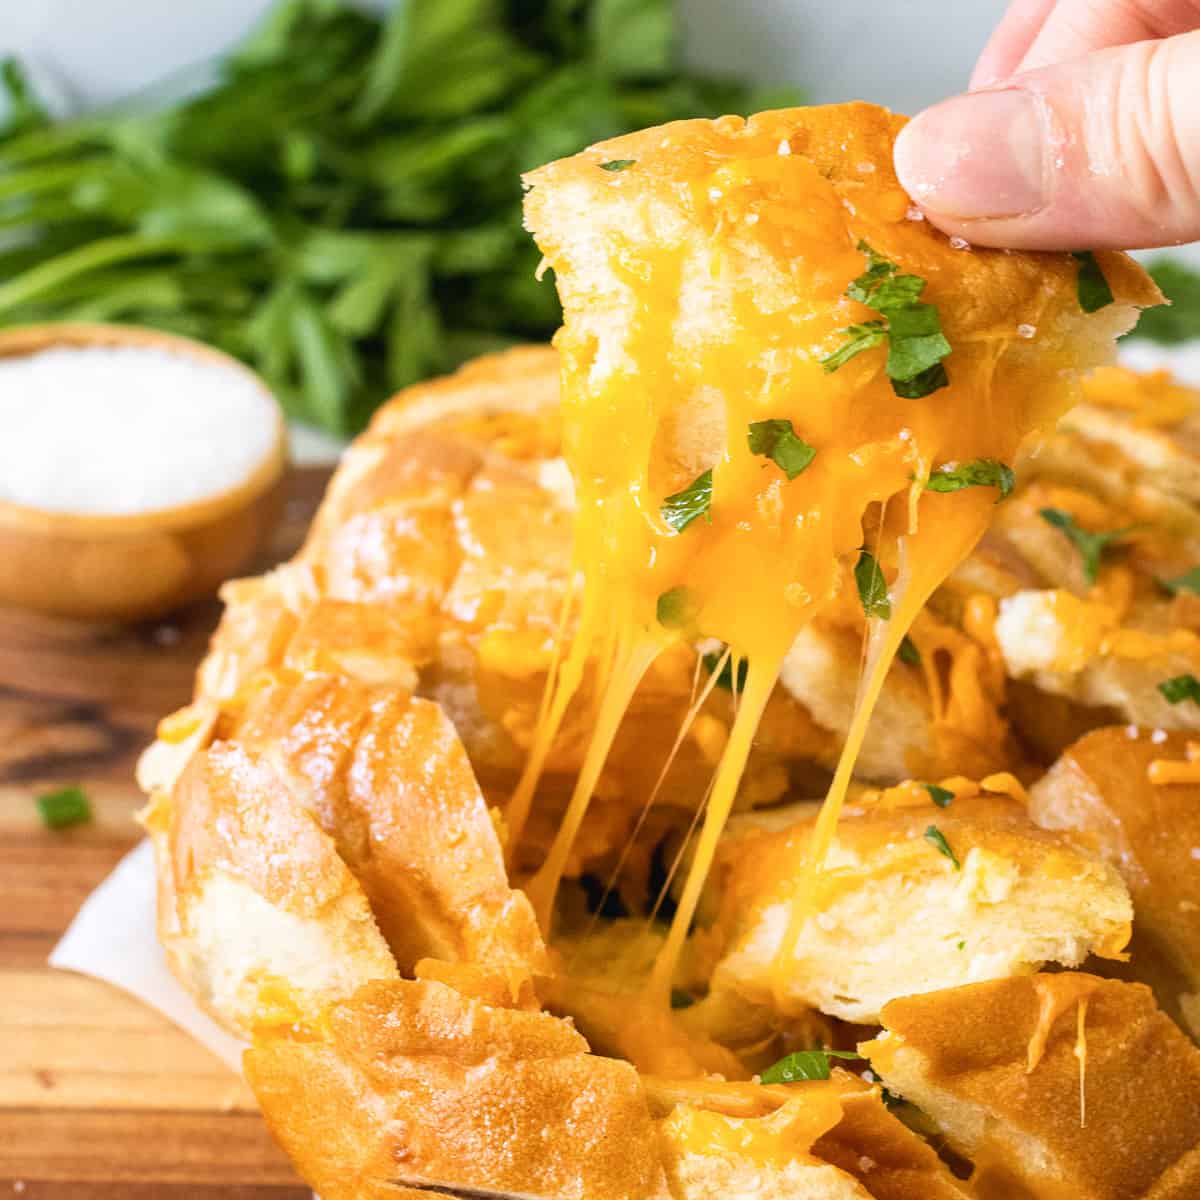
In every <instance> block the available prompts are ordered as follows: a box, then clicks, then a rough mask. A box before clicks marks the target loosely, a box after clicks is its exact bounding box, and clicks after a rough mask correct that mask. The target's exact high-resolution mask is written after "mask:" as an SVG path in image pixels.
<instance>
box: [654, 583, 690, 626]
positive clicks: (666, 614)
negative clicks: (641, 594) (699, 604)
mask: <svg viewBox="0 0 1200 1200" xmlns="http://www.w3.org/2000/svg"><path fill="white" fill-rule="evenodd" d="M694 608H695V602H694V600H693V597H692V593H691V591H690V590H689V589H688V588H686V587H683V586H682V585H681V586H680V587H673V588H671V590H670V591H669V592H663V594H662V595H661V596H659V598H658V604H657V606H656V607H655V615H656V616H657V617H658V623H659V624H660V625H663V626H665V627H666V628H667V629H682V628H683V627H684V626H685V625H687V624H689V623H690V621H691V617H692V612H693V609H694Z"/></svg>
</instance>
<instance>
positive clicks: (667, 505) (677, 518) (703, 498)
mask: <svg viewBox="0 0 1200 1200" xmlns="http://www.w3.org/2000/svg"><path fill="white" fill-rule="evenodd" d="M711 504H712V468H711V467H710V468H709V469H708V470H707V471H704V472H703V473H702V474H700V475H697V476H696V478H695V479H693V480H692V482H691V483H689V484H688V485H687V487H685V488H684V489H683V491H681V492H676V493H675V494H674V495H673V496H668V497H667V498H666V499H665V500H664V501H663V502H662V517H663V520H664V521H666V523H667V524H668V525H670V527H671V528H672V529H673V530H675V532H676V533H682V532H683V531H684V530H685V529H686V528H687V527H688V526H689V525H690V524H691V523H692V522H693V521H694V520H696V518H697V517H703V518H704V519H705V520H706V521H711V520H712V515H711V514H710V513H709V511H708V510H709V505H711Z"/></svg>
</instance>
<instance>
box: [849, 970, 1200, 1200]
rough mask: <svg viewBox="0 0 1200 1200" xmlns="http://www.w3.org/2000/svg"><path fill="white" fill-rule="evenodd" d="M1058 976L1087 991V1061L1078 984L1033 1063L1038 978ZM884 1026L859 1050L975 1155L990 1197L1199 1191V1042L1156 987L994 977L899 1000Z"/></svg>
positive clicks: (1113, 1199)
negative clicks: (1163, 1008)
mask: <svg viewBox="0 0 1200 1200" xmlns="http://www.w3.org/2000/svg"><path fill="white" fill-rule="evenodd" d="M1081 984H1082V985H1084V986H1083V987H1082V988H1080V985H1081ZM1061 987H1065V988H1067V989H1078V990H1079V993H1078V994H1079V995H1081V996H1085V997H1086V999H1087V1009H1086V1012H1085V1020H1084V1028H1085V1036H1086V1057H1085V1062H1084V1064H1083V1066H1082V1068H1081V1064H1080V1061H1079V1059H1078V1058H1077V1057H1076V1047H1077V1045H1078V1044H1079V1039H1078V1004H1077V1000H1076V999H1075V998H1074V997H1068V1002H1067V1003H1066V1004H1064V1005H1061V1006H1058V1011H1057V1015H1056V1016H1055V1018H1054V1020H1053V1022H1052V1024H1051V1025H1050V1027H1049V1029H1048V1031H1047V1033H1048V1036H1047V1038H1046V1042H1045V1051H1044V1053H1043V1054H1042V1056H1041V1058H1040V1060H1039V1061H1037V1062H1036V1064H1035V1065H1033V1067H1032V1069H1030V1061H1031V1042H1033V1041H1034V1035H1035V1033H1036V1032H1037V1029H1038V1024H1039V1013H1040V1012H1041V1011H1042V1004H1043V998H1042V994H1041V992H1040V990H1039V989H1047V991H1048V992H1050V993H1052V991H1053V989H1055V988H1061ZM883 1026H884V1032H883V1034H882V1035H881V1036H880V1037H878V1038H876V1039H875V1040H874V1041H871V1042H867V1043H866V1044H864V1045H863V1046H861V1047H860V1049H861V1050H862V1052H863V1053H864V1054H866V1055H867V1056H868V1058H869V1059H870V1060H871V1066H872V1069H873V1070H875V1071H876V1072H877V1073H878V1074H879V1075H881V1076H882V1078H883V1080H884V1082H885V1083H886V1084H887V1086H888V1087H889V1088H890V1089H891V1090H893V1091H895V1092H897V1093H898V1094H899V1095H902V1096H903V1097H904V1098H905V1099H906V1100H911V1101H912V1102H913V1103H914V1104H916V1105H918V1107H920V1108H921V1109H922V1110H923V1111H924V1112H926V1113H928V1114H929V1115H930V1116H931V1117H932V1118H933V1119H934V1120H935V1121H936V1122H937V1124H938V1126H939V1128H940V1129H941V1130H942V1132H943V1133H944V1134H945V1136H946V1138H947V1139H948V1141H949V1142H950V1144H951V1145H952V1146H953V1147H954V1148H955V1149H956V1150H957V1151H958V1152H959V1153H961V1154H964V1155H966V1156H967V1157H968V1158H971V1159H973V1160H974V1161H975V1163H976V1173H975V1176H974V1177H973V1180H972V1182H973V1185H974V1188H975V1191H976V1194H977V1195H978V1196H979V1197H980V1200H1017V1198H1022V1200H1023V1198H1025V1197H1030V1198H1033V1200H1043V1198H1045V1200H1187V1198H1188V1197H1194V1196H1197V1195H1200V1050H1197V1048H1196V1047H1195V1046H1193V1045H1192V1043H1191V1042H1190V1041H1188V1039H1187V1037H1186V1036H1185V1035H1184V1034H1183V1033H1181V1032H1180V1030H1179V1029H1178V1028H1177V1027H1176V1026H1175V1025H1174V1024H1173V1023H1172V1021H1171V1020H1170V1019H1169V1018H1168V1017H1166V1016H1164V1015H1163V1014H1162V1013H1161V1012H1159V1011H1158V1009H1157V1008H1156V1007H1155V1004H1154V998H1153V996H1152V995H1151V993H1150V990H1149V989H1148V988H1145V987H1142V986H1141V985H1140V984H1134V983H1122V982H1119V981H1116V980H1101V979H1097V978H1095V977H1092V976H1086V975H1075V974H1071V975H1057V976H1048V975H1036V976H1028V977H1025V978H1020V979H1004V980H997V981H995V982H993V983H980V984H973V985H971V986H968V987H963V988H957V989H954V990H953V991H946V992H936V993H932V994H930V995H927V996H910V997H906V998H905V999H902V1000H894V1001H892V1003H891V1004H889V1005H888V1006H887V1007H886V1008H885V1009H884V1010H883ZM1081 1069H1082V1071H1083V1079H1084V1084H1083V1104H1082V1108H1081V1098H1080V1072H1081Z"/></svg>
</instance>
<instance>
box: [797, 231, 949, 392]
mask: <svg viewBox="0 0 1200 1200" xmlns="http://www.w3.org/2000/svg"><path fill="white" fill-rule="evenodd" d="M858 249H859V252H860V253H862V254H865V255H866V256H867V269H866V270H865V271H864V272H863V273H862V274H861V275H860V276H858V278H857V279H855V280H853V281H852V282H851V283H850V286H849V287H847V289H846V295H847V296H849V297H850V299H851V300H857V301H858V302H859V303H860V304H865V305H866V306H867V307H868V308H873V309H874V310H875V311H876V312H877V313H880V314H881V315H882V316H883V318H884V319H883V320H882V321H867V322H865V323H863V324H860V325H851V326H849V327H847V328H846V329H843V330H842V334H843V336H845V337H846V338H847V339H848V340H847V341H846V342H845V343H844V344H843V345H841V346H840V347H838V349H837V350H835V351H834V352H833V353H832V354H829V355H826V357H825V358H823V359H822V360H821V363H822V365H823V366H824V368H825V370H826V371H827V372H832V371H836V370H837V369H838V368H839V367H841V366H843V365H845V364H846V363H847V362H849V361H850V359H852V358H854V357H855V356H856V355H858V354H861V353H862V352H863V351H864V350H870V349H872V348H873V347H875V346H878V345H880V344H881V343H882V342H883V341H884V340H885V339H886V341H887V344H888V357H887V373H888V378H889V379H890V380H891V381H892V391H894V392H895V393H896V395H897V396H902V397H904V398H905V399H910V400H915V399H919V398H920V397H922V396H928V395H929V394H930V393H931V392H936V391H937V390H938V389H939V388H943V387H946V386H947V385H948V384H949V382H950V379H949V376H948V375H947V374H946V368H945V367H944V366H943V365H942V359H943V358H945V357H946V355H948V354H949V353H950V343H949V342H948V341H947V340H946V335H945V334H944V333H943V332H942V322H941V317H940V316H939V315H938V310H937V308H936V307H935V306H934V305H932V304H925V303H922V301H921V298H920V297H921V293H922V292H923V291H924V290H925V280H924V279H922V278H921V277H920V276H919V275H902V274H900V273H899V270H900V268H899V267H898V266H897V265H896V264H895V263H893V262H889V261H888V260H887V259H886V258H881V257H880V256H879V255H878V254H876V253H875V251H874V250H872V249H871V247H870V246H868V245H867V243H866V242H859V243H858Z"/></svg>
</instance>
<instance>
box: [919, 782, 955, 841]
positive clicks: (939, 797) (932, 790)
mask: <svg viewBox="0 0 1200 1200" xmlns="http://www.w3.org/2000/svg"><path fill="white" fill-rule="evenodd" d="M923 786H924V788H925V790H926V791H927V792H928V793H929V798H930V800H932V801H933V802H934V804H936V805H937V806H938V808H945V807H947V805H949V803H950V801H951V800H953V799H954V793H953V792H952V791H951V790H950V789H949V788H944V787H938V785H937V784H936V783H926V784H924V785H923ZM926 836H928V835H926Z"/></svg>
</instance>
